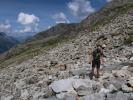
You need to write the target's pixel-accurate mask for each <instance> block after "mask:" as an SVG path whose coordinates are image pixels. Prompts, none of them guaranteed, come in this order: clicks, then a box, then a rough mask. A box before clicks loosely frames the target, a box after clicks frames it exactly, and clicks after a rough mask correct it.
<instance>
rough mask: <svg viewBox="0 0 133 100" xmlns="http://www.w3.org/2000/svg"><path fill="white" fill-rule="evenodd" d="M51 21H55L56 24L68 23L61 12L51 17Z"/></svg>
mask: <svg viewBox="0 0 133 100" xmlns="http://www.w3.org/2000/svg"><path fill="white" fill-rule="evenodd" d="M53 19H54V20H55V21H56V23H69V20H68V19H67V17H66V15H65V14H64V13H63V12H59V13H56V14H55V15H54V16H53Z"/></svg>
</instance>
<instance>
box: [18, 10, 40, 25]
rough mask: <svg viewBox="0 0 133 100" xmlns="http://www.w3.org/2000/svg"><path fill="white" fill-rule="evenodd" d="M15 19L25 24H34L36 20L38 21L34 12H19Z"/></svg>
mask: <svg viewBox="0 0 133 100" xmlns="http://www.w3.org/2000/svg"><path fill="white" fill-rule="evenodd" d="M17 21H18V22H19V23H20V24H23V25H27V24H34V23H36V22H39V18H38V17H37V16H35V15H34V14H31V15H30V14H27V13H23V12H21V13H19V15H18V19H17Z"/></svg>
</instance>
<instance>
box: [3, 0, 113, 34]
mask: <svg viewBox="0 0 133 100" xmlns="http://www.w3.org/2000/svg"><path fill="white" fill-rule="evenodd" d="M109 1H111V0H0V31H2V32H6V33H8V34H9V35H17V36H22V35H33V34H35V33H37V32H39V31H43V30H46V29H48V28H50V27H52V26H54V25H55V24H58V23H77V22H80V21H81V20H82V19H84V18H85V17H87V16H88V15H89V14H91V13H93V12H95V11H97V10H99V9H100V8H101V7H103V6H104V5H105V4H106V3H107V2H109Z"/></svg>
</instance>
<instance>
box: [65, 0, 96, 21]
mask: <svg viewBox="0 0 133 100" xmlns="http://www.w3.org/2000/svg"><path fill="white" fill-rule="evenodd" d="M67 6H68V8H69V10H70V11H71V13H72V14H73V15H74V16H76V17H79V18H81V19H83V18H85V17H87V16H88V15H89V14H90V13H93V12H95V9H94V8H93V7H92V6H91V4H90V1H88V0H72V1H71V2H69V3H68V4H67Z"/></svg>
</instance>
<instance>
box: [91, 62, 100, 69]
mask: <svg viewBox="0 0 133 100" xmlns="http://www.w3.org/2000/svg"><path fill="white" fill-rule="evenodd" d="M92 67H93V68H95V67H96V68H100V60H93V61H92Z"/></svg>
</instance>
